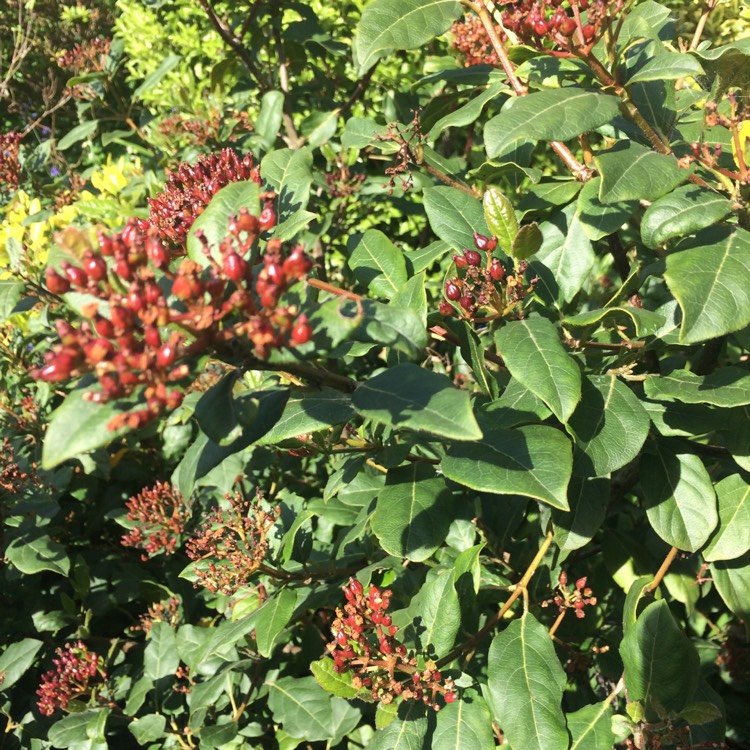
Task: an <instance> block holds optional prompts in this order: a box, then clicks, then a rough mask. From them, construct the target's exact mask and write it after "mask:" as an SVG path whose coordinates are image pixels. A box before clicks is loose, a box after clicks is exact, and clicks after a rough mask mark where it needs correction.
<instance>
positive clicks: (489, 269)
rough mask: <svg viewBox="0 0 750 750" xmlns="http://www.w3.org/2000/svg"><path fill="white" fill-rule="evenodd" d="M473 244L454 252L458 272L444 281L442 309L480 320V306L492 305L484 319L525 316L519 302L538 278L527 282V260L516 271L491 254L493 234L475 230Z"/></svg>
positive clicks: (495, 243)
mask: <svg viewBox="0 0 750 750" xmlns="http://www.w3.org/2000/svg"><path fill="white" fill-rule="evenodd" d="M474 245H475V247H476V249H475V250H469V249H466V250H464V251H463V254H462V255H454V256H453V263H454V264H455V266H456V270H457V271H458V274H457V275H456V276H454V277H453V278H451V279H449V280H448V281H446V283H445V288H444V294H445V297H446V299H444V300H442V301H441V302H440V313H441V314H442V315H446V316H450V315H456V314H458V315H460V316H461V317H464V318H469V319H474V320H479V317H478V313H479V310H480V308H489V310H490V311H491V312H490V314H489V315H488V317H487V318H484V319H483V320H487V319H490V320H491V319H494V318H499V317H508V316H509V315H511V314H514V315H515V316H516V317H519V318H520V317H522V316H523V310H522V309H521V308H520V304H519V303H520V302H522V301H523V299H524V298H525V297H526V296H527V295H528V294H530V293H531V291H532V290H533V288H534V284H535V283H536V279H532V280H531V281H530V283H529V286H528V287H527V286H525V284H526V280H525V279H524V272H525V271H526V269H527V268H528V264H527V263H526V261H520V262H519V263H518V265H517V267H516V269H515V271H510V272H509V271H508V270H507V269H506V268H505V266H504V265H503V263H502V262H501V261H500V260H499V259H498V258H493V257H492V251H493V250H494V249H495V248H496V247H497V239H496V238H494V237H492V238H490V237H485V236H484V235H483V234H477V233H476V232H475V233H474ZM480 251H481V252H480ZM482 253H484V256H483V255H482Z"/></svg>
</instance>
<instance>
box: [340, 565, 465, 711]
mask: <svg viewBox="0 0 750 750" xmlns="http://www.w3.org/2000/svg"><path fill="white" fill-rule="evenodd" d="M343 592H344V596H345V597H346V602H347V603H346V604H345V605H344V609H343V610H342V609H341V608H337V609H336V619H335V620H334V621H333V626H332V629H331V631H332V633H333V641H332V642H331V643H328V644H327V646H326V647H327V649H328V651H329V653H330V655H331V657H332V658H333V662H334V664H333V668H334V671H336V672H338V673H342V672H351V673H352V685H353V686H354V687H355V688H357V689H359V690H363V689H365V690H368V691H370V693H371V694H372V698H373V700H375V701H380V702H381V703H384V704H388V703H391V702H392V701H393V700H394V698H396V697H399V696H400V697H401V698H402V699H404V700H415V701H421V702H423V703H424V704H425V705H428V706H431V707H432V708H434V709H435V710H436V711H438V710H440V704H439V703H438V702H437V698H438V696H440V695H442V697H443V700H444V701H445V702H446V703H452V702H453V701H454V700H456V694H455V692H453V681H452V680H451V679H450V678H447V679H443V676H442V674H441V673H440V672H439V671H438V669H437V667H436V666H435V664H433V663H428V664H427V665H426V666H425V669H424V670H422V671H420V670H419V669H418V668H417V660H416V658H415V657H414V655H409V654H408V653H407V651H406V647H405V646H404V645H403V644H401V643H399V642H398V641H397V640H396V639H395V638H394V636H395V635H396V633H397V632H398V628H397V627H396V626H395V625H394V624H393V622H392V620H391V616H390V615H389V614H387V613H386V610H387V609H388V607H389V606H390V603H391V596H392V592H391V591H390V590H388V589H386V590H385V591H381V590H380V589H379V588H378V587H377V586H373V585H371V586H370V587H369V589H368V590H367V592H366V593H365V590H364V587H363V586H362V584H361V583H360V582H359V581H357V580H355V579H354V578H351V579H349V584H348V585H347V586H344V587H343Z"/></svg>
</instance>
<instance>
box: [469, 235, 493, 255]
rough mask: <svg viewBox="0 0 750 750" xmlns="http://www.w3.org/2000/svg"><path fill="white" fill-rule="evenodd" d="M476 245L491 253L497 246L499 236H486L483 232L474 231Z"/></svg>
mask: <svg viewBox="0 0 750 750" xmlns="http://www.w3.org/2000/svg"><path fill="white" fill-rule="evenodd" d="M474 245H476V248H477V250H485V251H486V252H488V253H491V252H492V251H493V250H494V249H495V248H496V247H497V238H496V237H492V238H490V237H485V236H484V235H483V234H479V233H478V232H474Z"/></svg>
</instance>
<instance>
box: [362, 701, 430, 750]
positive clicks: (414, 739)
mask: <svg viewBox="0 0 750 750" xmlns="http://www.w3.org/2000/svg"><path fill="white" fill-rule="evenodd" d="M397 710H398V713H397V715H396V718H395V719H392V720H391V721H390V722H389V723H388V724H387V725H386V726H385V727H384V728H383V729H379V730H378V731H377V732H375V736H374V737H373V738H372V739H371V740H370V742H369V744H368V745H367V750H424V747H425V744H424V743H425V738H426V737H427V716H426V715H425V713H426V711H427V709H426V708H425V706H424V705H422V704H420V703H419V702H418V701H404V702H403V703H401V705H400V706H399V707H398V709H397ZM385 713H386V714H387V715H388V716H389V717H390V715H391V712H390V711H387V712H385ZM381 721H382V719H381Z"/></svg>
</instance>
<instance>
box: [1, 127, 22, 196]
mask: <svg viewBox="0 0 750 750" xmlns="http://www.w3.org/2000/svg"><path fill="white" fill-rule="evenodd" d="M20 148H21V134H20V133H17V132H15V131H10V132H9V133H0V190H5V189H7V190H15V189H16V188H17V187H18V182H19V177H20V173H21V165H20V162H19V161H18V155H19V151H20Z"/></svg>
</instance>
